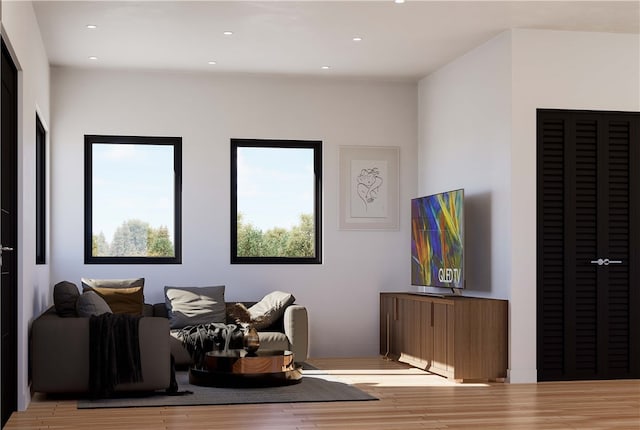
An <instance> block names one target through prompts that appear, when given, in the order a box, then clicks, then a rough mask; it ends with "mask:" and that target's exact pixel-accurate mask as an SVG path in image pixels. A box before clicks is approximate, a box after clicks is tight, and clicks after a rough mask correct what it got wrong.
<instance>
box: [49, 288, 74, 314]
mask: <svg viewBox="0 0 640 430" xmlns="http://www.w3.org/2000/svg"><path fill="white" fill-rule="evenodd" d="M78 297H80V291H78V287H77V286H76V284H74V283H73V282H69V281H62V282H58V283H57V284H56V285H54V286H53V305H54V307H55V308H56V312H57V313H58V315H60V316H61V317H75V316H77V315H78V314H77V312H76V302H77V301H78Z"/></svg>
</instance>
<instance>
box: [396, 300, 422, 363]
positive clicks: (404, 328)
mask: <svg viewBox="0 0 640 430" xmlns="http://www.w3.org/2000/svg"><path fill="white" fill-rule="evenodd" d="M398 313H399V322H400V324H399V326H400V333H398V336H400V349H401V350H400V352H401V357H400V360H402V361H404V362H406V363H409V364H412V365H414V366H416V367H423V366H424V360H423V359H422V357H421V353H422V351H421V348H420V345H421V343H422V329H421V326H422V315H421V303H420V302H419V301H417V300H412V299H405V298H400V299H398Z"/></svg>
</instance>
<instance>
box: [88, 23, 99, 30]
mask: <svg viewBox="0 0 640 430" xmlns="http://www.w3.org/2000/svg"><path fill="white" fill-rule="evenodd" d="M87 28H88V29H90V30H95V29H96V28H98V26H97V25H95V24H87Z"/></svg>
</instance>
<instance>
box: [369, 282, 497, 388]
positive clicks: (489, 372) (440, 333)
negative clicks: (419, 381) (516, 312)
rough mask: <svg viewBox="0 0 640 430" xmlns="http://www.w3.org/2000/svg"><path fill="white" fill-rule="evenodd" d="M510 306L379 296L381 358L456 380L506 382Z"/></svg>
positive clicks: (455, 298)
mask: <svg viewBox="0 0 640 430" xmlns="http://www.w3.org/2000/svg"><path fill="white" fill-rule="evenodd" d="M507 324H508V302H507V301H506V300H496V299H484V298H473V297H464V296H446V297H433V296H428V295H422V294H411V293H380V354H381V355H383V356H385V357H387V358H390V359H393V360H398V361H402V362H405V363H408V364H410V365H412V366H415V367H418V368H420V369H424V370H427V371H429V372H432V373H435V374H438V375H441V376H444V377H446V378H449V379H453V380H455V381H459V382H464V381H504V379H505V378H506V376H507V363H508V350H507V344H508V341H507V335H508V333H507Z"/></svg>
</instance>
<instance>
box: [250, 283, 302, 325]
mask: <svg viewBox="0 0 640 430" xmlns="http://www.w3.org/2000/svg"><path fill="white" fill-rule="evenodd" d="M295 300H296V299H295V297H293V294H290V293H284V292H282V291H274V292H271V293H269V294H267V295H266V296H264V298H263V299H262V300H260V301H259V302H258V303H256V304H255V305H253V306H251V307H250V308H249V309H248V311H249V314H250V315H251V324H253V326H254V327H255V328H256V330H263V329H265V328H267V327H269V326H270V325H272V324H273V323H275V322H276V321H277V320H278V319H280V318H281V317H282V315H284V310H285V308H286V307H287V306H289V305H290V304H292V303H293V302H294V301H295Z"/></svg>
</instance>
